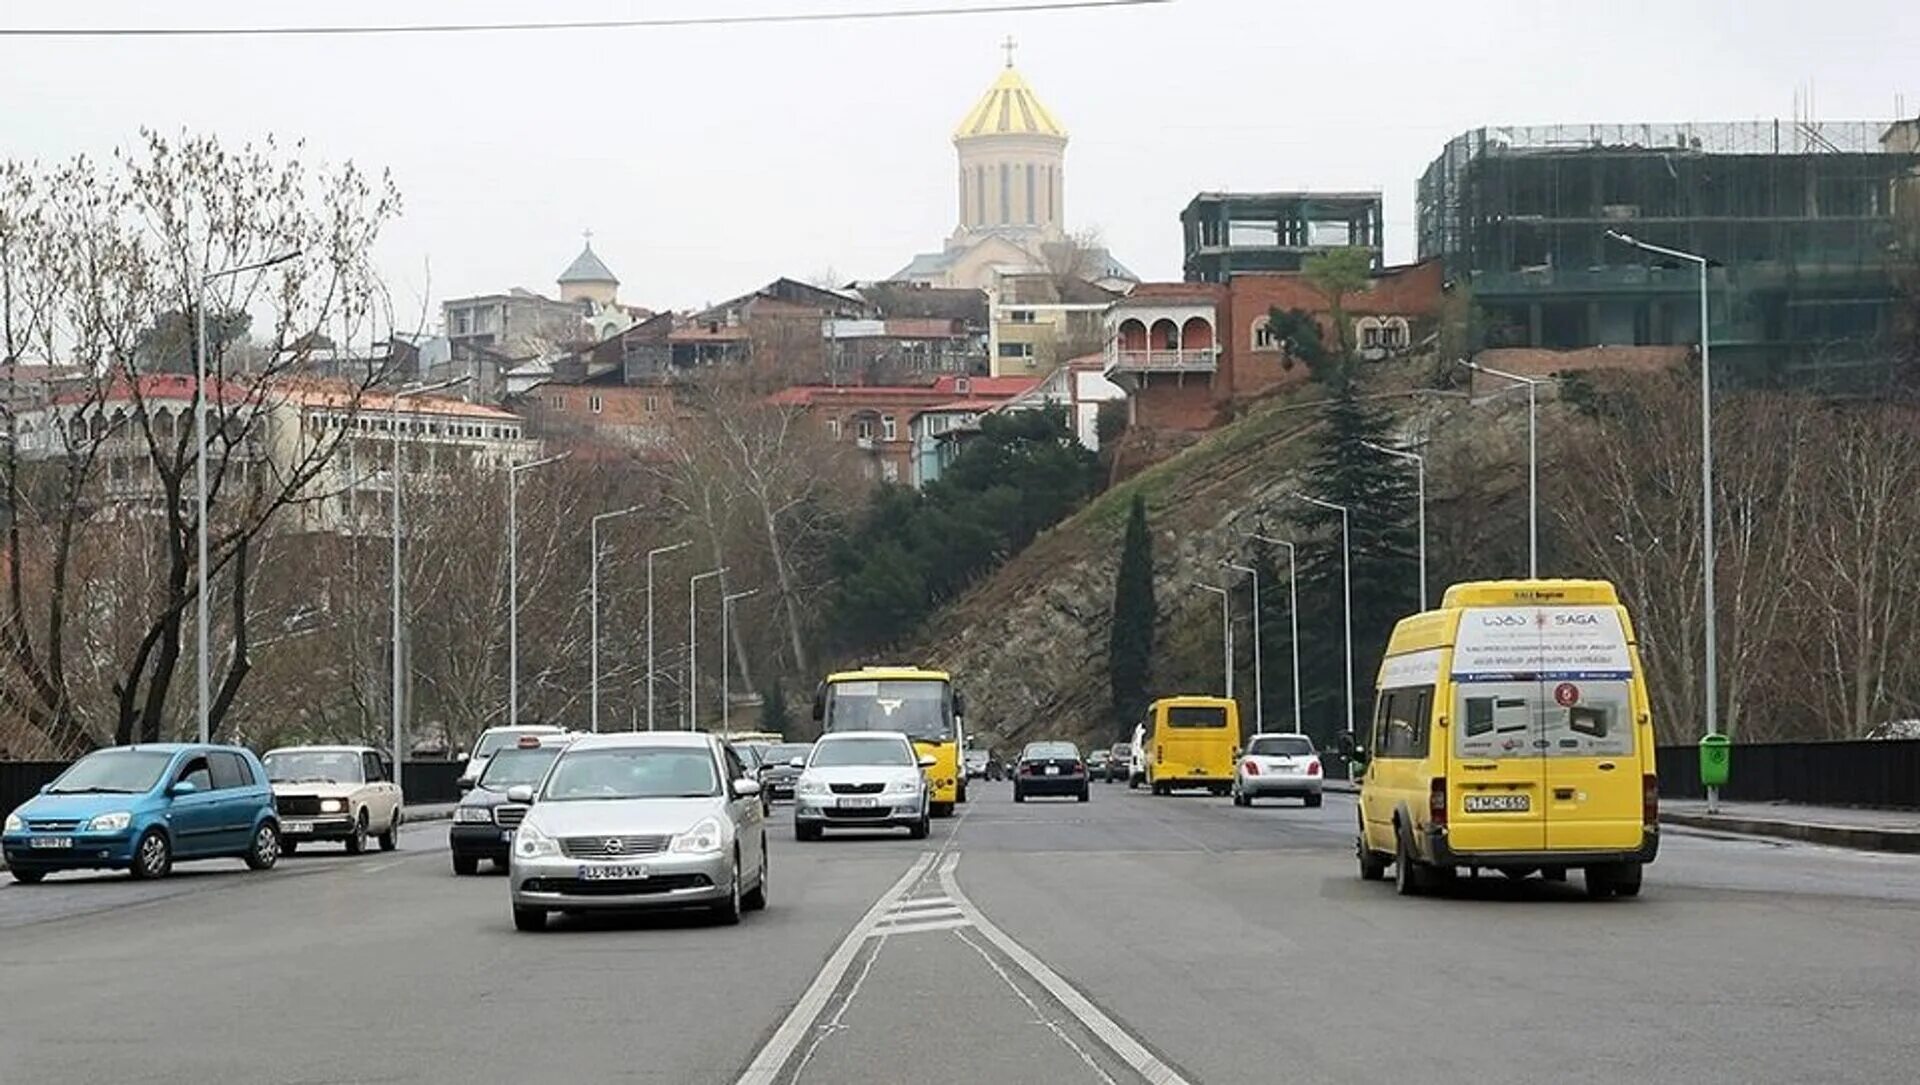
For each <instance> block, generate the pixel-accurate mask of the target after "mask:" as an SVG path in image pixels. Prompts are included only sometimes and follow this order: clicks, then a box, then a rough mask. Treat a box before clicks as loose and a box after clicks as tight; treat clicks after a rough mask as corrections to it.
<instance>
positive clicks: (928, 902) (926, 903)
mask: <svg viewBox="0 0 1920 1085" xmlns="http://www.w3.org/2000/svg"><path fill="white" fill-rule="evenodd" d="M952 905H953V898H951V897H910V898H908V899H906V900H903V901H901V902H900V903H898V904H895V905H894V906H893V910H894V911H896V912H910V911H912V910H914V909H915V908H945V907H951V906H952Z"/></svg>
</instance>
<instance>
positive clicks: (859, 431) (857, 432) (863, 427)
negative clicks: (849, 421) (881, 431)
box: [853, 418, 873, 441]
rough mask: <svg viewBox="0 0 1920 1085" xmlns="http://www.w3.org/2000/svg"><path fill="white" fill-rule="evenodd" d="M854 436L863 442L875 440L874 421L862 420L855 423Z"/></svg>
mask: <svg viewBox="0 0 1920 1085" xmlns="http://www.w3.org/2000/svg"><path fill="white" fill-rule="evenodd" d="M853 435H854V436H855V437H858V438H859V439H860V440H862V441H871V440H873V419H871V418H862V419H861V420H860V421H858V422H856V423H854V426H853Z"/></svg>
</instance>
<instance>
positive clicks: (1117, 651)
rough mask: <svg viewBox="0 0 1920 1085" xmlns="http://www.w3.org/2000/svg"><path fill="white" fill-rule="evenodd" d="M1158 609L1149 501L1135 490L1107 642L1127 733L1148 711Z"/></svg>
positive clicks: (1116, 705) (1120, 720) (1118, 711)
mask: <svg viewBox="0 0 1920 1085" xmlns="http://www.w3.org/2000/svg"><path fill="white" fill-rule="evenodd" d="M1154 614H1155V609H1154V602H1153V537H1152V536H1151V535H1149V534H1148V533H1147V503H1146V501H1145V500H1144V499H1143V498H1141V496H1140V495H1139V494H1135V495H1134V498H1133V507H1132V509H1130V510H1129V511H1128V513H1127V531H1126V536H1125V539H1124V541H1123V542H1122V543H1121V548H1120V573H1119V576H1118V577H1117V578H1116V579H1115V582H1114V587H1113V628H1112V630H1111V633H1110V635H1109V638H1110V639H1109V640H1108V642H1107V680H1108V682H1109V684H1110V687H1111V690H1112V694H1113V719H1114V727H1115V729H1116V733H1117V734H1122V735H1123V736H1124V734H1129V733H1131V731H1132V728H1133V725H1134V724H1136V723H1138V722H1139V721H1140V720H1141V719H1143V718H1144V717H1145V716H1146V714H1147V704H1148V701H1149V698H1148V692H1147V691H1148V689H1149V688H1150V686H1151V683H1152V670H1153V624H1154Z"/></svg>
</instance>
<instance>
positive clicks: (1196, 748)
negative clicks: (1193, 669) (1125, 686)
mask: <svg viewBox="0 0 1920 1085" xmlns="http://www.w3.org/2000/svg"><path fill="white" fill-rule="evenodd" d="M1140 743H1141V747H1142V751H1143V752H1144V753H1145V755H1146V759H1147V765H1146V770H1145V771H1146V779H1147V786H1148V787H1149V788H1150V789H1152V791H1153V793H1154V794H1155V795H1166V794H1170V793H1171V792H1173V791H1174V790H1175V789H1177V788H1201V787H1204V788H1206V789H1207V790H1208V791H1211V792H1213V793H1214V794H1215V795H1225V794H1226V793H1227V792H1229V791H1231V790H1232V789H1233V758H1234V754H1235V752H1236V751H1238V750H1239V749H1240V706H1239V705H1238V704H1236V703H1235V702H1233V701H1231V700H1229V699H1227V698H1225V697H1198V696H1186V697H1162V698H1160V699H1159V700H1157V701H1155V702H1153V704H1152V705H1151V706H1149V707H1148V709H1147V722H1146V723H1145V724H1144V725H1142V728H1141V739H1140Z"/></svg>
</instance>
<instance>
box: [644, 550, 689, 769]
mask: <svg viewBox="0 0 1920 1085" xmlns="http://www.w3.org/2000/svg"><path fill="white" fill-rule="evenodd" d="M692 545H693V541H692V540H691V539H688V540H684V541H682V542H677V543H673V544H672V545H670V546H656V547H654V548H653V549H651V550H649V551H647V730H649V731H651V730H653V729H654V726H653V559H654V558H657V557H659V556H661V555H662V554H671V553H673V552H674V551H676V550H685V549H686V548H687V547H689V546H692Z"/></svg>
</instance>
